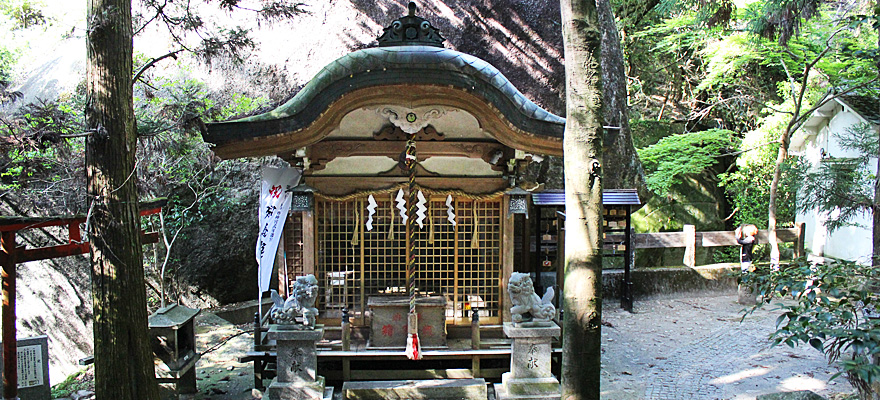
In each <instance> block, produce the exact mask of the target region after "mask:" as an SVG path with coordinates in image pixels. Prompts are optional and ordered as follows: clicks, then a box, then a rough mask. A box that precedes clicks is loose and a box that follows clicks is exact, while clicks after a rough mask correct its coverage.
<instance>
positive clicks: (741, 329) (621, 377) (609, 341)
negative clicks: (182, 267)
mask: <svg viewBox="0 0 880 400" xmlns="http://www.w3.org/2000/svg"><path fill="white" fill-rule="evenodd" d="M742 310H743V306H741V305H739V304H737V303H736V295H735V294H733V293H731V294H722V295H718V294H712V295H701V296H690V297H681V296H680V295H679V297H677V298H668V299H654V300H644V299H642V300H637V301H636V304H635V312H634V313H628V312H625V311H623V310H621V309H620V308H619V307H618V306H617V303H616V302H614V301H607V302H606V306H605V309H604V310H603V320H604V322H605V323H606V326H603V327H602V336H603V342H602V344H603V348H602V353H603V359H602V362H603V366H602V368H603V370H602V382H601V384H602V398H603V399H608V400H637V399H645V400H679V399H680V400H712V399H725V400H726V399H735V400H748V399H755V396H757V395H760V394H763V393H771V392H778V391H793V390H813V391H815V392H816V393H819V394H821V395H823V396H826V397H829V398H833V397H834V396H835V395H837V394H839V393H848V392H851V388H850V386H849V385H848V384H847V383H846V382H845V381H844V380H843V379H838V380H835V381H831V382H829V381H828V378H829V377H830V376H831V375H833V374H834V373H835V372H836V369H835V368H834V367H833V366H829V365H827V363H826V362H825V360H824V359H823V358H822V355H821V354H819V352H817V351H816V350H814V349H812V348H795V349H792V348H788V347H774V348H771V347H770V342H769V341H768V340H767V337H768V336H769V334H770V333H771V332H772V330H773V326H774V323H775V320H776V317H777V316H778V312H775V311H773V310H772V307H769V308H766V309H762V310H759V311H757V312H755V313H754V314H752V315H751V316H749V317H748V318H746V319H745V320H744V321H742V322H740V319H741V317H742ZM197 325H198V327H197V330H198V339H197V341H198V346H199V348H200V349H203V350H204V349H206V348H208V346H209V344H216V343H218V342H219V341H222V340H224V339H226V338H229V337H231V336H234V335H235V334H236V333H239V332H241V331H242V330H243V329H248V328H249V327H248V326H247V325H244V326H234V325H231V324H229V323H227V322H225V321H224V320H222V319H220V318H217V317H216V316H213V315H211V314H207V313H203V314H202V315H201V316H199V319H198V320H197ZM251 340H252V339H251V336H250V335H249V334H244V335H241V336H236V337H234V338H232V339H231V340H230V341H229V342H228V343H227V344H226V345H224V346H223V347H221V348H219V349H217V350H216V351H213V352H210V353H208V354H206V355H205V356H203V357H202V359H201V360H200V361H199V364H198V375H197V376H198V378H199V380H198V387H199V394H197V395H195V396H184V397H182V398H184V399H212V400H226V399H228V400H250V399H254V398H261V397H262V393H259V392H253V391H252V390H251V388H252V387H253V386H252V385H253V370H252V367H251V364H249V363H248V364H242V363H238V362H236V361H235V359H236V357H237V356H238V355H239V354H241V353H243V352H244V351H245V349H247V348H248V346H249V345H250V341H251Z"/></svg>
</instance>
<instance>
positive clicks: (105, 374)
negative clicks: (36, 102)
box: [85, 0, 159, 400]
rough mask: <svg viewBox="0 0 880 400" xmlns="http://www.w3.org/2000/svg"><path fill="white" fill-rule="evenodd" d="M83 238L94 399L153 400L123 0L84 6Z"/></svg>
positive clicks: (126, 1) (95, 0)
mask: <svg viewBox="0 0 880 400" xmlns="http://www.w3.org/2000/svg"><path fill="white" fill-rule="evenodd" d="M87 4H88V5H87V19H88V31H87V41H86V46H87V50H86V51H87V53H88V54H87V65H86V85H87V89H86V90H87V98H86V109H85V117H86V123H87V124H88V127H89V128H90V129H93V130H94V133H93V134H92V135H91V136H90V137H89V138H88V139H87V140H86V175H87V183H86V189H87V192H88V194H89V197H90V199H89V201H90V202H91V206H90V213H89V214H90V217H89V219H88V222H87V223H88V234H89V243H90V247H91V264H92V302H93V307H94V316H95V320H94V337H95V390H96V393H97V396H98V398H101V399H114V400H144V399H147V400H153V399H158V398H159V393H158V386H157V384H156V379H155V371H154V367H153V356H152V352H151V350H150V341H149V336H148V332H147V301H146V291H145V287H144V267H143V261H142V256H141V251H142V250H141V244H140V218H139V215H138V198H137V188H136V185H135V184H136V181H137V177H136V174H135V172H134V169H135V153H136V149H137V142H136V132H135V118H134V107H133V103H132V80H131V77H132V29H131V2H130V0H89V1H88V3H87Z"/></svg>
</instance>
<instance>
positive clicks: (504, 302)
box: [498, 194, 514, 322]
mask: <svg viewBox="0 0 880 400" xmlns="http://www.w3.org/2000/svg"><path fill="white" fill-rule="evenodd" d="M501 210H502V211H503V212H504V214H502V215H503V217H502V218H501V281H500V282H498V284H499V285H500V286H501V294H502V295H501V309H500V310H498V311H499V314H500V315H501V320H502V321H504V322H510V304H511V303H510V294H509V293H507V281H509V280H510V275H513V220H514V219H513V214H511V213H510V196H509V195H506V194H505V195H504V197H503V199H502V201H501Z"/></svg>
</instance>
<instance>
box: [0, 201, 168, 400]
mask: <svg viewBox="0 0 880 400" xmlns="http://www.w3.org/2000/svg"><path fill="white" fill-rule="evenodd" d="M167 202H168V200H167V199H157V200H152V201H149V202H142V203H141V204H140V215H141V216H142V217H143V216H148V215H153V214H157V213H159V212H161V211H162V207H164V206H165V204H166V203H167ZM85 222H86V217H85V216H79V215H78V216H71V217H0V248H2V251H0V266H2V272H0V279H2V286H3V304H2V320H3V398H4V399H17V398H18V350H17V346H16V344H17V342H16V340H17V338H16V327H15V320H16V316H15V267H16V264H18V263H24V262H28V261H38V260H48V259H52V258H59V257H67V256H75V255H79V254H86V253H88V252H89V242H87V241H84V240H83V239H82V232H81V231H80V228H79V225H80V224H82V223H85ZM50 226H67V236H68V239H67V244H61V245H57V246H48V247H40V248H36V249H26V248H25V247H24V246H16V244H15V235H16V233H18V231H22V230H26V229H35V228H45V227H50ZM157 241H159V233H158V232H149V233H145V232H141V244H146V243H156V242H157Z"/></svg>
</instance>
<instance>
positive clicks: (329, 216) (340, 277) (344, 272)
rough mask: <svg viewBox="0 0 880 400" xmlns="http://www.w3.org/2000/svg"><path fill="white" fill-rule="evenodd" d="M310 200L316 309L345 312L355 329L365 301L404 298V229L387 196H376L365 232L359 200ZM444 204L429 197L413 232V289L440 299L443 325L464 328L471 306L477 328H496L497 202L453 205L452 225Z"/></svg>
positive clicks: (361, 200) (458, 201)
mask: <svg viewBox="0 0 880 400" xmlns="http://www.w3.org/2000/svg"><path fill="white" fill-rule="evenodd" d="M316 200H317V201H316V205H315V231H316V232H315V234H316V243H317V246H316V247H317V249H316V250H317V254H316V257H315V264H316V265H315V275H316V277H317V278H318V281H319V282H320V283H321V295H320V296H319V308H320V309H321V310H322V311H323V312H324V314H325V315H326V316H327V317H329V318H334V317H338V315H339V313H340V310H341V309H342V308H343V307H346V306H347V307H348V308H349V309H350V310H352V311H353V312H354V315H355V316H360V317H361V319H360V320H359V321H357V322H361V323H363V322H364V321H363V319H362V318H363V311H364V310H365V308H366V307H365V305H366V303H367V298H368V297H369V296H372V295H378V294H383V295H387V294H401V295H405V294H406V249H407V246H406V244H407V243H406V240H407V239H406V227H405V225H404V224H403V221H402V219H401V217H400V215H399V212H398V211H397V209H396V208H394V207H393V204H394V203H393V199H392V198H391V195H387V194H386V195H381V196H376V202H377V203H378V208H377V209H376V213H375V214H374V215H373V230H372V231H366V227H365V225H366V220H367V213H368V212H367V210H366V203H367V202H366V200H365V199H364V198H359V199H353V200H346V201H333V200H326V199H321V198H320V197H319V198H318V199H316ZM445 201H446V198H445V197H443V196H436V197H432V198H430V200H429V203H430V205H429V215H430V218H429V219H426V221H425V224H424V225H425V226H424V228H422V229H420V230H419V231H418V232H417V234H416V239H415V240H416V249H417V255H416V257H417V262H418V272H417V275H416V287H417V289H418V291H419V293H421V294H427V293H434V294H439V295H444V296H446V298H447V301H448V305H447V313H446V314H447V320H448V321H450V322H453V323H458V324H466V323H469V322H468V321H469V320H468V316H469V315H470V311H469V309H470V308H471V307H472V306H476V307H479V309H480V310H481V311H480V315H481V317H483V318H484V320H483V321H484V323H499V321H500V318H499V317H500V314H499V307H500V303H501V291H500V282H499V280H500V278H501V218H502V217H501V198H500V197H497V198H494V199H489V200H478V201H474V200H471V199H467V198H460V199H456V200H455V202H454V205H455V214H456V222H457V225H456V226H453V225H452V224H451V223H450V222H449V220H448V219H447V207H446V204H445ZM474 232H476V234H474Z"/></svg>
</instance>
